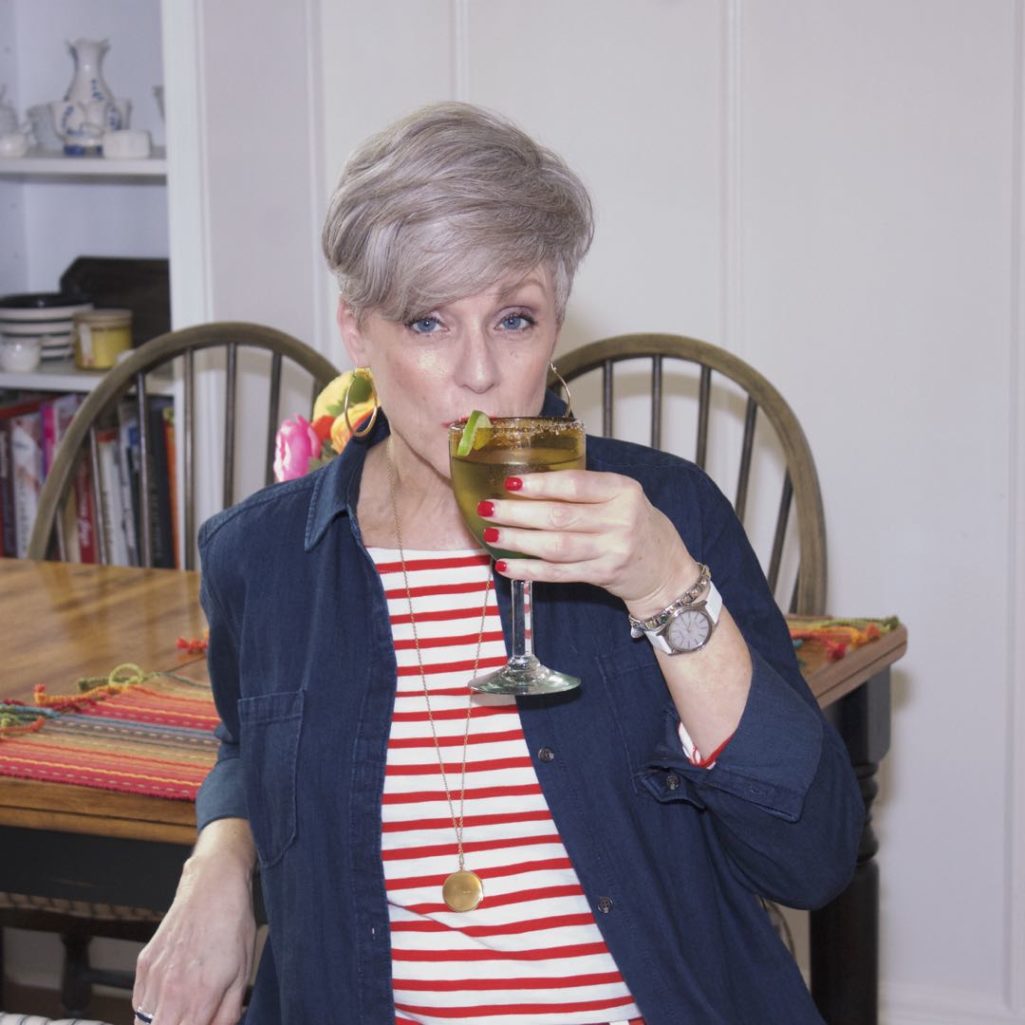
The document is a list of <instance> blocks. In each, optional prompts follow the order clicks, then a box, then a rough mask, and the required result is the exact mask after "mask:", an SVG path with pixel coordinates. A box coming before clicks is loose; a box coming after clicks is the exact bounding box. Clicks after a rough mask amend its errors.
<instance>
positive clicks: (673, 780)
mask: <svg viewBox="0 0 1025 1025" xmlns="http://www.w3.org/2000/svg"><path fill="white" fill-rule="evenodd" d="M666 786H667V787H668V788H669V789H670V790H678V789H679V787H680V777H679V776H677V775H676V773H675V772H670V773H669V774H668V775H667V776H666Z"/></svg>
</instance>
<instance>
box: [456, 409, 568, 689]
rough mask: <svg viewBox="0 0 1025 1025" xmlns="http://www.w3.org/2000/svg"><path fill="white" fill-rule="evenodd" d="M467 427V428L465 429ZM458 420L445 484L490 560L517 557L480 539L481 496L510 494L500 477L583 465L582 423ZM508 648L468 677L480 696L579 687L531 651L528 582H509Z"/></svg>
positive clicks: (533, 419) (551, 419)
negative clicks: (493, 667)
mask: <svg viewBox="0 0 1025 1025" xmlns="http://www.w3.org/2000/svg"><path fill="white" fill-rule="evenodd" d="M471 430H472V429H471ZM465 433H466V429H465V425H464V424H453V425H452V428H451V429H450V431H449V460H450V466H451V470H452V488H453V490H454V491H455V495H456V502H457V503H458V504H459V511H460V512H461V513H462V514H463V519H465V520H466V523H467V526H468V527H469V528H470V530H471V531H472V533H473V535H474V536H475V537H476V538H477V540H478V541H479V542H480V544H482V545H483V546H484V547H485V548H487V549H488V551H489V552H490V553H491V555H492V556H493V557H494V558H496V559H516V558H520V555H519V553H517V552H510V551H506V550H505V549H503V548H497V547H495V546H494V545H489V544H487V542H485V540H484V528H485V527H487V526H488V521H487V520H484V519H482V518H481V517H480V516H478V515H477V505H478V503H480V502H481V501H482V500H484V499H487V498H503V499H505V498H510V497H515V496H510V494H509V492H508V491H506V489H505V480H506V478H507V477H523V476H526V475H527V474H530V473H548V472H550V471H552V470H582V469H583V468H584V444H585V443H584V425H583V424H582V423H581V422H580V421H579V420H572V419H568V418H566V417H540V416H516V417H499V418H496V419H494V420H490V421H487V423H486V424H483V425H481V426H479V427H477V429H476V430H472V438H471V440H469V441H468V440H467V439H466V437H465ZM511 584H512V622H511V624H510V631H509V634H510V640H511V642H512V644H511V647H512V652H511V654H510V656H509V661H508V663H507V664H506V665H505V666H504V667H503V668H501V669H499V670H497V671H496V672H493V673H488V674H487V675H485V676H478V677H475V678H474V679H472V680H471V681H470V688H471V689H472V690H476V691H483V692H484V693H487V694H551V693H554V692H556V691H561V690H571V689H572V688H574V687H578V686H579V685H580V681H579V680H578V679H577V678H576V677H575V676H569V675H567V674H566V673H560V672H558V671H557V670H555V669H549V668H548V667H547V666H545V665H542V664H541V662H540V661H539V660H538V658H537V656H536V655H535V654H534V638H533V625H532V618H533V611H532V608H533V602H532V596H531V590H532V587H531V581H529V580H512V581H511Z"/></svg>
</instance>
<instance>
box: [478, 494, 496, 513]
mask: <svg viewBox="0 0 1025 1025" xmlns="http://www.w3.org/2000/svg"><path fill="white" fill-rule="evenodd" d="M477 515H478V516H494V515H495V503H494V502H489V501H488V500H487V499H486V498H485V499H484V500H483V501H481V502H478V503H477Z"/></svg>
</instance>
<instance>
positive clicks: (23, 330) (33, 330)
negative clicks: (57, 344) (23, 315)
mask: <svg viewBox="0 0 1025 1025" xmlns="http://www.w3.org/2000/svg"><path fill="white" fill-rule="evenodd" d="M73 326H74V324H73V322H72V321H70V320H29V321H23V320H4V318H3V317H0V334H4V335H20V336H21V337H25V338H27V337H31V336H33V335H36V336H38V337H40V338H45V337H46V336H47V335H67V334H71V329H72V327H73Z"/></svg>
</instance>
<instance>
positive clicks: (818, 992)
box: [810, 669, 890, 1025]
mask: <svg viewBox="0 0 1025 1025" xmlns="http://www.w3.org/2000/svg"><path fill="white" fill-rule="evenodd" d="M826 715H827V716H829V717H830V718H831V719H832V721H833V724H834V725H835V726H836V728H837V729H838V730H839V732H840V736H841V737H842V738H843V740H844V743H845V744H846V745H847V750H848V751H849V752H850V756H851V763H852V765H853V766H854V771H855V773H856V775H857V777H858V784H859V786H860V788H861V796H862V798H863V800H864V802H865V811H866V817H865V828H864V831H863V832H862V835H861V844H860V846H859V849H858V864H857V868H856V869H855V872H854V878H853V880H852V881H851V884H850V885H849V886H848V887H847V889H846V890H844V892H843V893H841V894H840V896H839V897H837V898H836V899H835V900H834V901H832V902H831V903H829V904H827V905H826V906H825V907H824V908H821V909H819V910H818V911H814V912H812V914H811V923H810V929H811V932H810V941H811V992H812V996H813V998H814V999H815V1004H816V1006H817V1007H818V1009H819V1012H820V1013H821V1014H822V1016H823V1017H824V1018H825V1019H826V1021H827V1022H828V1023H829V1025H877V1022H878V1019H879V866H878V865H877V864H876V860H875V855H876V852H877V851H878V850H879V841H878V839H877V838H876V835H875V831H874V830H873V829H872V802H873V801H874V800H875V797H876V794H877V793H878V792H879V783H878V781H877V779H876V773H877V771H878V769H879V763H880V762H881V761H882V759H883V757H884V756H885V755H886V752H887V751H888V750H889V747H890V671H889V669H884V670H883V671H882V672H881V673H878V674H877V675H876V676H873V677H872V679H870V680H869V681H868V682H867V683H865V684H864V685H863V686H861V687H859V688H858V689H857V690H855V691H852V692H851V693H850V694H848V695H847V696H846V697H844V698H842V699H841V700H840V701H838V702H836V703H835V704H834V705H832V706H830V708H828V709H827V710H826Z"/></svg>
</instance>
